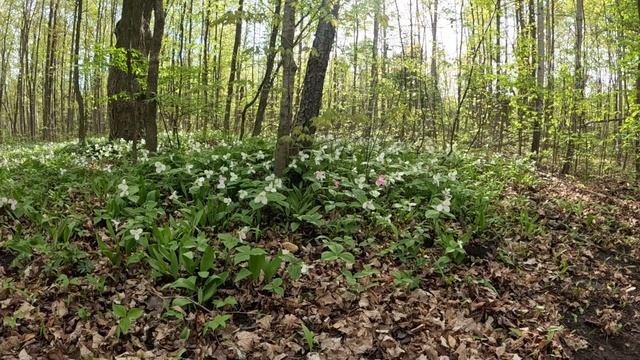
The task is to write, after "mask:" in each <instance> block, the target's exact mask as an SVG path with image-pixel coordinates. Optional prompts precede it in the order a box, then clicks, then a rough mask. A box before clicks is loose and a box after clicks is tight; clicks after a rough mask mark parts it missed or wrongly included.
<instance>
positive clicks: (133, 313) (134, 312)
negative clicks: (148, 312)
mask: <svg viewBox="0 0 640 360" xmlns="http://www.w3.org/2000/svg"><path fill="white" fill-rule="evenodd" d="M142 315H144V310H142V309H140V308H133V309H131V310H129V312H128V313H127V318H128V319H129V320H135V319H138V318H139V317H141V316H142Z"/></svg>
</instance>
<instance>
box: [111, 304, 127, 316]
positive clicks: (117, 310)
mask: <svg viewBox="0 0 640 360" xmlns="http://www.w3.org/2000/svg"><path fill="white" fill-rule="evenodd" d="M111 310H112V311H113V313H114V314H115V315H116V316H117V317H118V318H119V319H122V318H125V317H127V308H126V307H124V306H123V305H120V304H112V305H111Z"/></svg>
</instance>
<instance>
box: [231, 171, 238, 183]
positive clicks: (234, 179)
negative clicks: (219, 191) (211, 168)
mask: <svg viewBox="0 0 640 360" xmlns="http://www.w3.org/2000/svg"><path fill="white" fill-rule="evenodd" d="M237 180H238V175H237V174H236V173H234V172H231V173H229V181H231V182H234V181H237Z"/></svg>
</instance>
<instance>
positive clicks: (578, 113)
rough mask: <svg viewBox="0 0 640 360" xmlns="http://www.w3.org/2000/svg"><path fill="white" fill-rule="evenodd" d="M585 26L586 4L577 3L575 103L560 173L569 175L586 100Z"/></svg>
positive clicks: (579, 0)
mask: <svg viewBox="0 0 640 360" xmlns="http://www.w3.org/2000/svg"><path fill="white" fill-rule="evenodd" d="M583 24H584V2H583V0H577V1H576V43H575V49H574V50H575V69H574V85H573V87H574V95H573V96H574V101H573V105H572V106H573V108H572V109H571V133H570V135H569V141H568V142H567V152H566V154H565V157H564V161H563V163H562V169H561V171H560V173H561V174H562V175H567V174H568V173H570V172H571V167H572V164H573V161H574V158H575V154H576V144H575V140H574V138H573V137H574V136H575V135H577V133H578V124H579V123H580V122H581V119H582V110H581V109H580V106H581V105H580V103H581V102H582V99H583V98H584V75H583V71H584V70H583V69H582V45H583V44H582V42H583V26H584V25H583Z"/></svg>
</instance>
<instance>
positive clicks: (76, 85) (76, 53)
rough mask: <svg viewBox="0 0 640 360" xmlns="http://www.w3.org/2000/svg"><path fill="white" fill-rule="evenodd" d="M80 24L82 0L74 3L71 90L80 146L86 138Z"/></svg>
mask: <svg viewBox="0 0 640 360" xmlns="http://www.w3.org/2000/svg"><path fill="white" fill-rule="evenodd" d="M81 24H82V0H77V1H76V21H75V29H74V31H73V32H74V43H73V89H74V93H75V96H76V103H77V104H78V141H79V142H80V144H81V145H84V144H85V141H86V138H87V120H86V112H85V107H84V98H83V97H82V92H81V91H80V65H79V64H78V62H79V59H78V58H79V57H80V26H81Z"/></svg>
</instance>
